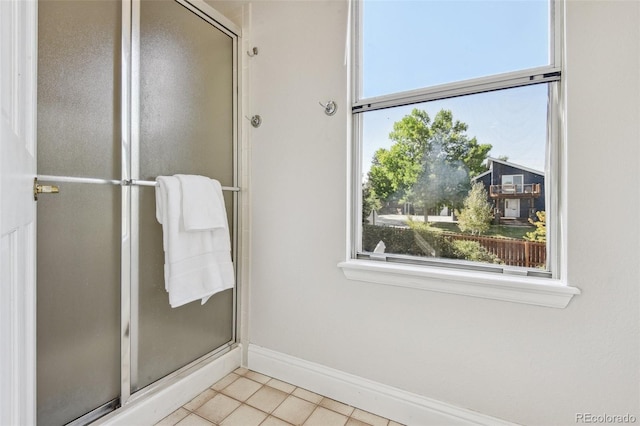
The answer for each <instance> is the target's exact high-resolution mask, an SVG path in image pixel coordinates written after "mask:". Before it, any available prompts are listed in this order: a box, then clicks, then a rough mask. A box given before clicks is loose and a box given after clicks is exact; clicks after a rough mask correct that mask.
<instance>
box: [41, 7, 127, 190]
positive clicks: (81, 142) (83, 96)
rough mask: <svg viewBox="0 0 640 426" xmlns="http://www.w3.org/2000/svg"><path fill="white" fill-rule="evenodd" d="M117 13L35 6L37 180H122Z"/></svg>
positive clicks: (102, 9)
mask: <svg viewBox="0 0 640 426" xmlns="http://www.w3.org/2000/svg"><path fill="white" fill-rule="evenodd" d="M120 10H121V7H120V2H119V1H114V0H109V1H100V0H96V1H82V0H80V1H60V0H44V1H43V0H40V1H39V3H38V19H39V22H38V46H39V47H38V129H39V133H38V157H39V158H40V159H44V161H40V162H39V163H38V173H40V174H44V175H56V176H81V177H88V176H91V177H96V178H103V179H120V44H121V43H120V38H121V16H120ZM45 130H46V131H45Z"/></svg>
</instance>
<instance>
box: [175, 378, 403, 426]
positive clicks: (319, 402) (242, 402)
mask: <svg viewBox="0 0 640 426" xmlns="http://www.w3.org/2000/svg"><path fill="white" fill-rule="evenodd" d="M238 370H244V371H242V372H240V371H238ZM249 371H252V370H248V369H241V368H237V369H236V370H234V371H233V372H232V373H235V374H236V375H237V376H238V378H236V380H234V381H232V382H230V383H229V384H227V386H225V387H224V388H222V389H220V390H215V389H213V386H215V385H216V383H218V382H220V381H222V380H224V378H225V377H227V376H228V375H227V376H225V377H223V378H222V379H220V380H219V381H218V382H216V383H213V384H212V385H211V386H210V387H209V388H207V389H209V390H212V391H213V392H214V394H213V396H212V397H211V398H209V399H207V400H206V401H204V402H203V403H202V404H200V405H199V406H198V407H197V408H195V409H194V410H193V411H192V410H189V409H188V408H186V407H185V406H184V405H183V406H182V407H180V408H183V409H184V410H186V411H187V412H188V413H189V414H195V415H196V416H197V417H199V418H201V419H203V420H205V421H207V422H209V423H211V424H214V425H215V424H216V423H213V422H212V421H210V420H208V419H206V418H204V417H202V416H201V415H199V414H198V413H196V411H195V410H198V409H199V408H201V407H202V406H203V405H204V404H206V403H207V402H209V401H210V400H211V399H213V398H214V397H216V396H217V395H223V396H225V397H227V398H230V399H232V400H234V401H236V402H238V403H239V404H240V405H239V406H238V407H236V408H235V409H234V410H233V411H231V412H230V413H229V414H227V415H226V416H225V417H224V418H223V419H221V420H220V423H222V422H224V421H225V420H226V419H227V418H228V417H229V416H231V415H232V414H233V413H235V412H236V411H237V410H238V409H239V408H241V407H242V406H243V405H246V406H247V407H250V408H253V409H255V410H257V411H260V412H261V413H263V414H265V415H266V416H267V417H265V419H264V420H263V421H262V422H260V424H262V423H264V422H266V421H267V420H268V418H269V417H274V418H276V419H278V420H281V421H283V422H285V423H287V425H291V426H294V425H292V424H291V423H289V422H288V421H286V420H285V419H282V418H280V417H278V416H276V415H274V414H273V413H274V412H275V411H276V410H277V409H278V408H279V407H280V406H281V405H282V404H283V403H284V402H285V401H286V400H287V399H288V398H289V397H291V396H293V397H295V398H298V399H300V400H302V401H305V402H307V403H309V404H313V406H314V408H313V410H311V413H309V415H308V416H307V417H306V418H305V419H304V421H303V422H302V423H301V424H302V425H304V423H305V422H306V421H308V420H309V418H311V416H312V415H313V413H315V412H316V411H317V410H318V408H319V407H322V408H324V409H326V410H329V411H331V412H333V413H336V414H339V415H341V416H344V417H346V418H347V420H346V422H345V424H346V423H348V422H349V420H351V419H352V420H356V421H358V422H360V423H363V424H367V425H368V423H365V422H363V421H362V420H359V419H357V418H355V417H353V414H354V413H355V412H356V410H360V411H363V412H367V411H365V410H361V409H359V408H357V407H353V406H351V405H348V404H345V403H343V402H341V401H336V402H338V403H341V404H343V405H346V406H347V407H351V408H353V411H352V412H351V414H350V415H346V414H343V413H340V412H339V411H336V410H332V409H331V408H328V407H323V406H322V405H320V404H321V403H322V401H323V400H325V399H329V400H331V398H328V397H326V396H325V395H321V394H318V393H315V392H312V391H310V390H308V389H305V388H301V387H299V386H295V385H292V384H291V383H287V382H283V381H281V380H278V379H276V378H273V377H270V376H267V375H264V374H263V376H265V377H269V381H271V380H276V381H278V382H282V383H286V384H288V385H291V386H292V387H293V390H292V391H291V392H285V391H283V390H281V389H278V388H275V387H273V386H270V385H269V384H268V383H269V381H267V382H266V383H260V382H258V381H256V380H253V379H251V378H249V377H246V374H247V373H248V372H249ZM229 374H231V373H229ZM258 374H261V373H258ZM240 377H244V378H245V379H247V380H250V381H252V382H254V383H257V384H258V385H260V387H259V388H258V389H256V391H255V392H253V393H252V394H251V395H249V396H248V397H247V398H246V399H245V401H240V400H238V399H236V398H234V397H232V396H230V395H227V394H225V393H223V392H222V391H223V390H224V389H226V388H227V387H229V386H231V385H232V384H233V383H235V382H236V381H237V380H238V379H239V378H240ZM265 386H268V387H269V388H271V389H274V390H277V391H280V392H282V393H284V394H286V397H285V398H284V399H283V400H282V401H281V402H280V403H279V404H278V405H276V407H274V409H273V410H271V412H266V411H264V410H262V409H260V408H258V407H254V406H252V405H249V404H247V401H248V400H249V399H250V398H251V397H252V396H254V395H255V394H256V393H258V392H259V391H260V390H261V389H262V388H263V387H265ZM207 389H205V390H204V391H203V392H202V393H204V392H206V391H207ZM297 389H301V390H303V391H306V392H312V393H314V394H316V395H319V396H321V397H322V398H321V399H320V401H318V402H317V403H315V402H312V401H307V400H306V399H304V398H301V397H299V396H297V395H294V392H295V391H296V390H297ZM198 396H199V395H198ZM196 398H197V396H196ZM194 399H195V398H194ZM189 402H191V401H189ZM187 404H188V403H187ZM187 404H185V405H187ZM176 411H177V410H176ZM367 413H368V412H367ZM170 415H171V414H170ZM378 417H380V416H378ZM182 420H184V419H182ZM182 420H180V421H182ZM385 420H386V421H387V422H386V424H387V425H389V424H390V423H391V419H386V418H385ZM178 423H179V422H178ZM176 424H177V423H176Z"/></svg>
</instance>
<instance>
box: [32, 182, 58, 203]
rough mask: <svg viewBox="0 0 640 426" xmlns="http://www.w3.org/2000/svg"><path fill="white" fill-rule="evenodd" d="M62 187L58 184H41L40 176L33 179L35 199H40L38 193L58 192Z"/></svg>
mask: <svg viewBox="0 0 640 426" xmlns="http://www.w3.org/2000/svg"><path fill="white" fill-rule="evenodd" d="M59 192H60V188H58V187H57V186H56V185H40V184H39V183H38V178H34V179H33V199H34V200H36V201H38V194H57V193H59Z"/></svg>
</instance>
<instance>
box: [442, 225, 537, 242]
mask: <svg viewBox="0 0 640 426" xmlns="http://www.w3.org/2000/svg"><path fill="white" fill-rule="evenodd" d="M430 225H431V228H432V229H434V230H436V229H441V230H442V231H449V232H455V233H456V234H460V228H458V225H457V224H456V223H451V222H431V223H430ZM534 229H535V226H533V225H522V226H513V225H509V226H505V225H491V227H490V228H489V230H488V231H487V232H485V233H484V234H482V235H483V236H486V237H501V238H517V239H519V240H521V239H522V237H524V234H526V233H527V232H531V231H533V230H534Z"/></svg>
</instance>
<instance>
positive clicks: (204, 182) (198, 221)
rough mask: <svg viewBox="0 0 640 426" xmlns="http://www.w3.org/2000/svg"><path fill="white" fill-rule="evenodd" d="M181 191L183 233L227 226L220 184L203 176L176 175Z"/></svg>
mask: <svg viewBox="0 0 640 426" xmlns="http://www.w3.org/2000/svg"><path fill="white" fill-rule="evenodd" d="M176 177H177V178H178V180H179V181H180V188H181V190H182V220H183V223H184V229H185V231H204V230H207V229H215V228H223V227H225V226H227V212H226V210H225V209H224V198H222V186H220V182H218V181H217V180H214V179H209V178H208V177H205V176H196V175H176Z"/></svg>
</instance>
